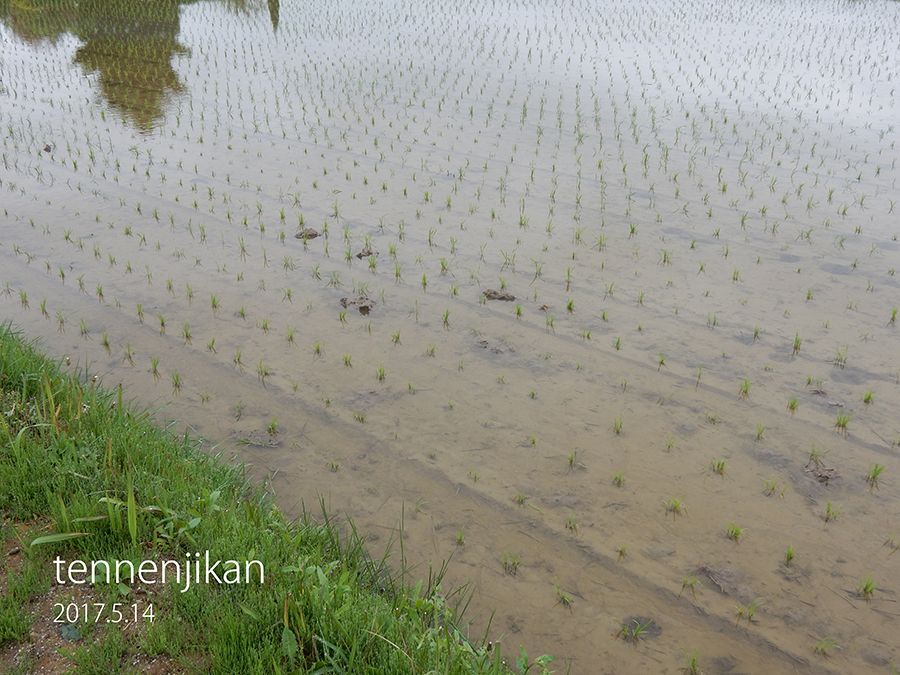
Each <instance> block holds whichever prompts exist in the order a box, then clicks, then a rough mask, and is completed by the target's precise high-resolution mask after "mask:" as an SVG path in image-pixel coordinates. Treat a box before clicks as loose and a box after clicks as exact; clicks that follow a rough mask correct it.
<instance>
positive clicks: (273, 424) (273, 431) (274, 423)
mask: <svg viewBox="0 0 900 675" xmlns="http://www.w3.org/2000/svg"><path fill="white" fill-rule="evenodd" d="M279 430H280V427H279V426H278V420H277V419H276V418H274V417H273V418H272V419H271V420H269V423H268V424H267V425H266V433H267V434H269V436H272V437H273V438H274V437H275V436H277V435H278V432H279Z"/></svg>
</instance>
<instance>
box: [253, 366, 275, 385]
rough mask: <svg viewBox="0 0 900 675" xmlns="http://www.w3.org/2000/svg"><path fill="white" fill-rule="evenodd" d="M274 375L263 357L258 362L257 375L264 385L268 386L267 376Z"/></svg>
mask: <svg viewBox="0 0 900 675" xmlns="http://www.w3.org/2000/svg"><path fill="white" fill-rule="evenodd" d="M271 375H272V370H271V369H270V368H269V367H268V366H267V365H266V364H265V363H264V362H263V360H262V359H260V360H259V361H257V362H256V377H257V379H259V381H260V384H262V386H264V387H265V386H266V378H268V377H269V376H271Z"/></svg>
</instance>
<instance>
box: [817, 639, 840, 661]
mask: <svg viewBox="0 0 900 675" xmlns="http://www.w3.org/2000/svg"><path fill="white" fill-rule="evenodd" d="M840 648H841V646H840V645H839V644H838V643H837V640H835V639H834V638H832V637H824V638H820V639H819V640H817V641H816V643H815V644H814V645H813V652H815V653H816V654H818V655H819V656H824V657H826V658H827V657H829V656H831V652H832V651H834V650H835V649H840Z"/></svg>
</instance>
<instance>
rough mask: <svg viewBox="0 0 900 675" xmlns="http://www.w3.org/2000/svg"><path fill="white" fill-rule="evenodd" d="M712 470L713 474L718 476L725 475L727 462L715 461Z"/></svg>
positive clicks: (711, 466) (711, 465)
mask: <svg viewBox="0 0 900 675" xmlns="http://www.w3.org/2000/svg"><path fill="white" fill-rule="evenodd" d="M710 468H711V469H712V471H713V473H715V474H718V475H720V476H724V475H725V460H724V459H714V460H713V461H712V463H711V464H710Z"/></svg>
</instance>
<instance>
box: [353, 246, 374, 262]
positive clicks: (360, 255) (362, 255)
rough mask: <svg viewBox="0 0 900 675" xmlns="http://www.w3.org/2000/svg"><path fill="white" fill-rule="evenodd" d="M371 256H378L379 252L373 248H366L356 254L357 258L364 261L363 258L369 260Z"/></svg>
mask: <svg viewBox="0 0 900 675" xmlns="http://www.w3.org/2000/svg"><path fill="white" fill-rule="evenodd" d="M370 255H378V251H373V250H372V249H371V248H369V247H368V246H366V247H365V248H364V249H363V250H362V251H360V252H359V253H357V254H356V257H357V258H359V259H360V260H362V259H363V258H368V257H369V256H370Z"/></svg>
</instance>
